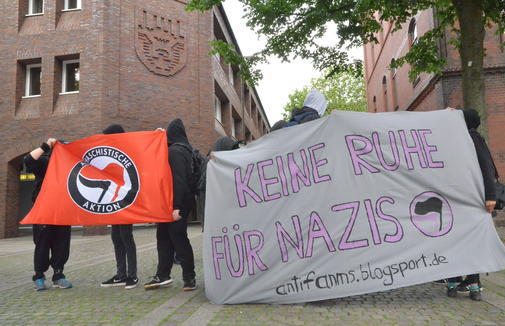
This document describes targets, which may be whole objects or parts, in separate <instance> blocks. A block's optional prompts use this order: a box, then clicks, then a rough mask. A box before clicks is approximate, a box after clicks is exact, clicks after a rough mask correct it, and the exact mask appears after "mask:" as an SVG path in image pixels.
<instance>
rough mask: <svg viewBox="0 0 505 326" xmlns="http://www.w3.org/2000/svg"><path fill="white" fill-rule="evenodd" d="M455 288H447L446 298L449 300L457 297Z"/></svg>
mask: <svg viewBox="0 0 505 326" xmlns="http://www.w3.org/2000/svg"><path fill="white" fill-rule="evenodd" d="M456 288H457V286H450V287H449V286H448V287H447V296H448V297H451V298H455V297H456V296H457V295H458V291H457V290H456Z"/></svg>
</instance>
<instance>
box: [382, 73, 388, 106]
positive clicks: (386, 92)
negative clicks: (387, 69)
mask: <svg viewBox="0 0 505 326" xmlns="http://www.w3.org/2000/svg"><path fill="white" fill-rule="evenodd" d="M382 91H383V92H384V111H386V112H387V111H389V103H388V85H387V79H386V76H384V77H383V78H382Z"/></svg>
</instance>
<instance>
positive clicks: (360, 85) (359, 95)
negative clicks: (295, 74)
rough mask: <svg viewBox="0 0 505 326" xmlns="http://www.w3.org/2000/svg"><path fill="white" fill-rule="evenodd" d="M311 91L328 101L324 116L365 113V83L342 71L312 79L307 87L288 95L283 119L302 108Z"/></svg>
mask: <svg viewBox="0 0 505 326" xmlns="http://www.w3.org/2000/svg"><path fill="white" fill-rule="evenodd" d="M311 89H317V90H318V91H320V92H321V93H323V94H324V96H325V97H326V99H327V100H328V108H327V110H326V113H325V114H329V113H330V112H331V111H333V110H344V111H366V97H365V83H364V80H363V78H360V77H356V76H355V75H354V74H352V73H349V72H346V71H342V72H339V73H336V74H333V75H331V76H329V77H320V78H313V79H312V80H311V81H310V83H309V85H307V86H305V87H303V88H302V89H297V90H295V91H294V92H293V93H292V94H290V95H289V102H288V103H287V104H286V105H285V106H284V113H283V116H284V119H285V120H288V119H289V118H290V116H291V112H292V111H293V109H294V108H301V107H303V101H304V100H305V97H306V96H307V94H308V93H309V91H310V90H311Z"/></svg>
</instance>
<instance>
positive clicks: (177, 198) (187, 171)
mask: <svg viewBox="0 0 505 326" xmlns="http://www.w3.org/2000/svg"><path fill="white" fill-rule="evenodd" d="M167 138H168V160H169V163H170V168H171V170H172V180H173V213H172V215H173V219H174V222H167V223H158V225H157V228H156V241H157V249H158V267H157V271H156V275H155V276H154V277H153V279H152V280H151V281H149V282H148V283H146V284H144V288H145V289H146V290H150V289H156V288H159V287H160V286H162V285H168V284H171V283H172V282H173V280H172V278H171V276H170V274H171V271H172V266H173V263H174V251H175V252H177V256H178V258H179V259H180V260H181V267H182V278H183V281H184V285H183V290H184V291H192V290H194V289H196V281H195V276H196V274H195V262H194V255H193V248H192V247H191V243H190V242H189V239H188V233H187V228H188V216H189V214H190V213H191V210H192V209H193V206H194V194H193V192H192V190H191V187H190V182H191V179H192V174H193V161H192V155H193V148H192V147H191V145H190V144H189V141H188V137H187V135H186V129H185V128H184V124H183V123H182V121H181V119H175V120H173V121H172V122H170V124H169V125H168V127H167Z"/></svg>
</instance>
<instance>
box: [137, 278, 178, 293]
mask: <svg viewBox="0 0 505 326" xmlns="http://www.w3.org/2000/svg"><path fill="white" fill-rule="evenodd" d="M173 281H174V280H172V279H171V278H170V277H159V276H158V275H156V276H154V277H153V279H152V280H151V281H149V282H147V283H145V284H144V289H146V290H151V289H157V288H159V287H160V286H162V285H168V284H170V283H172V282H173Z"/></svg>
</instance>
